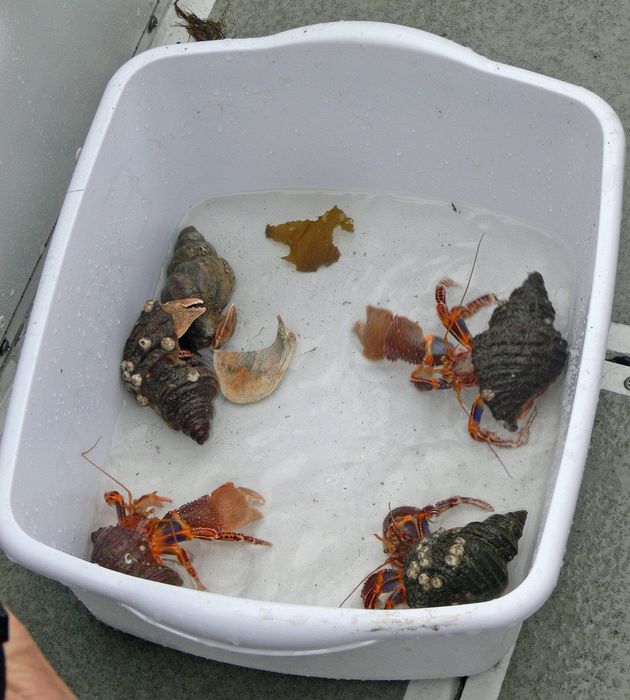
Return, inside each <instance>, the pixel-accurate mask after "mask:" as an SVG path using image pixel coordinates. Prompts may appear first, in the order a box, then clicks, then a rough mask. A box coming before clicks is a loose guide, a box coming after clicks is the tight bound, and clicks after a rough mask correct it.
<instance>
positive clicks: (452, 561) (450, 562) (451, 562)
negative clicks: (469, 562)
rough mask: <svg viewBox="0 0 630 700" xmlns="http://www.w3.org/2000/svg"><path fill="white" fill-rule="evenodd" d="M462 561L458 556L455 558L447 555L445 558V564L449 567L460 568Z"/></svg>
mask: <svg viewBox="0 0 630 700" xmlns="http://www.w3.org/2000/svg"><path fill="white" fill-rule="evenodd" d="M460 561H461V557H457V556H454V555H452V554H447V555H446V556H445V557H444V563H445V564H446V565H447V566H452V567H453V568H455V567H456V566H459V562H460Z"/></svg>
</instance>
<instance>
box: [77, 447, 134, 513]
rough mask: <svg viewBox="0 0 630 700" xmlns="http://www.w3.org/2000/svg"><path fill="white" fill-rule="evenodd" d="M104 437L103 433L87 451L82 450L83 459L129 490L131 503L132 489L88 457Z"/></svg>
mask: <svg viewBox="0 0 630 700" xmlns="http://www.w3.org/2000/svg"><path fill="white" fill-rule="evenodd" d="M102 437H103V436H102V435H101V436H100V437H99V438H98V440H97V441H96V442H95V443H94V444H93V445H92V447H90V448H89V449H88V450H85V452H81V457H83V459H84V460H85V461H86V462H89V463H90V464H91V465H92V466H93V467H95V468H96V469H98V470H99V472H102V473H103V474H105V476H108V477H109V478H110V479H111V480H112V481H113V482H114V483H115V484H118V486H120V488H121V489H123V490H124V491H126V492H127V495H128V496H129V501H128V502H129V503H131V502H132V501H133V496H132V495H131V491H130V490H129V489H128V488H127V487H126V486H125V485H124V484H123V483H122V482H121V481H118V479H117V478H116V477H114V476H112V475H111V474H110V473H109V472H108V471H105V469H103V467H99V466H98V464H96V462H93V461H92V460H91V459H90V458H89V457H88V455H89V454H90V452H91V451H92V450H93V449H94V448H95V447H96V446H97V445H98V443H99V442H100V441H101V438H102Z"/></svg>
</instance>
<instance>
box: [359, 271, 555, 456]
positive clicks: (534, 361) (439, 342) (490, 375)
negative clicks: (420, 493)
mask: <svg viewBox="0 0 630 700" xmlns="http://www.w3.org/2000/svg"><path fill="white" fill-rule="evenodd" d="M454 285H455V283H454V282H453V281H452V280H450V279H448V278H445V279H443V280H441V281H440V282H439V283H438V284H437V286H436V288H435V300H436V311H437V314H438V317H439V318H440V320H441V322H442V324H443V325H444V327H445V329H446V332H445V334H444V336H442V337H440V336H435V335H432V334H429V335H426V336H425V335H424V333H423V332H422V328H421V327H420V326H419V325H418V324H417V323H415V322H414V321H412V320H410V319H408V318H406V317H404V316H395V315H394V314H392V312H391V311H389V310H387V309H381V308H377V307H373V306H368V307H367V319H366V321H365V322H358V323H356V324H355V326H354V330H355V332H356V333H357V335H358V336H359V339H360V340H361V344H362V346H363V354H364V355H365V356H366V357H368V358H369V359H372V360H379V359H382V358H387V359H389V360H398V359H402V360H405V361H407V362H411V363H416V365H417V366H416V368H415V369H414V371H413V372H412V374H411V381H412V382H413V383H414V384H415V386H416V387H417V388H418V389H420V390H421V391H426V390H432V389H454V390H455V393H456V395H457V399H458V401H459V402H460V404H462V405H463V403H462V399H461V392H462V389H465V388H471V387H479V388H480V393H479V395H478V396H477V398H476V399H475V400H474V402H473V405H472V408H471V410H470V415H469V419H468V432H469V434H470V436H471V437H472V438H473V439H474V440H479V441H481V442H487V443H491V444H493V445H498V446H501V447H518V446H519V445H522V444H524V443H526V442H527V439H528V437H529V429H530V426H531V423H532V421H533V419H534V417H535V415H536V412H535V408H534V407H533V404H534V401H535V399H536V398H537V397H538V396H540V394H542V393H543V392H544V391H545V389H546V388H547V387H548V386H549V384H551V382H553V381H554V379H556V378H557V377H558V375H559V374H560V372H562V369H563V367H564V365H565V363H566V360H567V343H566V341H565V340H564V338H563V337H562V336H561V335H560V333H559V332H558V331H557V330H556V329H555V328H554V327H553V321H554V319H555V311H554V308H553V306H552V304H551V302H550V301H549V297H548V295H547V290H546V289H545V285H544V281H543V278H542V275H541V274H540V273H538V272H533V273H531V274H530V275H529V276H528V277H527V279H526V280H525V282H524V283H523V284H522V285H521V286H520V287H518V288H517V289H515V290H514V291H513V292H512V294H511V295H510V298H509V299H508V301H504V302H503V301H501V300H499V299H498V298H497V297H496V295H495V294H492V293H489V294H484V295H483V296H480V297H478V298H477V299H474V300H473V301H471V302H469V303H467V304H465V305H457V306H453V307H450V308H449V306H448V304H447V301H446V292H447V289H448V288H449V287H453V286H454ZM490 304H499V306H498V307H497V308H496V309H495V311H494V312H493V315H492V317H491V319H490V322H489V328H488V329H487V330H486V331H484V332H483V333H480V334H479V335H477V336H475V337H472V336H471V334H470V332H469V330H468V327H467V325H466V319H468V318H469V317H471V316H472V315H473V314H474V313H476V312H477V311H478V310H479V309H481V308H483V307H485V306H488V305H490ZM449 335H450V336H452V338H453V339H455V341H456V342H457V345H454V344H452V341H449V337H448V336H449ZM485 404H487V405H488V407H489V408H490V411H491V412H492V414H493V416H494V417H495V418H496V419H497V420H500V421H503V423H504V425H505V427H506V429H507V430H510V431H511V432H516V436H515V438H514V439H506V438H503V437H501V436H500V435H498V434H497V433H495V432H493V431H491V430H488V429H487V428H483V427H481V425H480V420H481V416H482V414H483V409H484V405H485ZM528 411H529V414H528ZM527 414H528V415H527ZM525 416H527V417H526V420H525V423H524V425H523V426H522V427H520V428H519V427H518V423H517V420H518V419H519V418H523V417H525Z"/></svg>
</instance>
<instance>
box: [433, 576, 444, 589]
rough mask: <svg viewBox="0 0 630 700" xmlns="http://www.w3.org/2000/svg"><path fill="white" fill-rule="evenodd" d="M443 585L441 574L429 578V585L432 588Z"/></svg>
mask: <svg viewBox="0 0 630 700" xmlns="http://www.w3.org/2000/svg"><path fill="white" fill-rule="evenodd" d="M443 585H444V579H443V578H442V577H441V576H434V577H433V578H432V579H431V586H433V588H442V586H443Z"/></svg>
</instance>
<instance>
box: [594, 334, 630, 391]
mask: <svg viewBox="0 0 630 700" xmlns="http://www.w3.org/2000/svg"><path fill="white" fill-rule="evenodd" d="M607 348H608V349H607V350H606V360H605V362H604V371H603V374H602V386H601V388H602V389H606V391H614V392H615V393H617V394H623V395H625V396H630V326H626V325H625V324H623V323H611V324H610V330H609V331H608V344H607Z"/></svg>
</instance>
